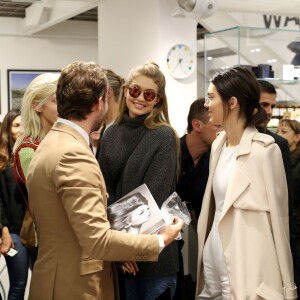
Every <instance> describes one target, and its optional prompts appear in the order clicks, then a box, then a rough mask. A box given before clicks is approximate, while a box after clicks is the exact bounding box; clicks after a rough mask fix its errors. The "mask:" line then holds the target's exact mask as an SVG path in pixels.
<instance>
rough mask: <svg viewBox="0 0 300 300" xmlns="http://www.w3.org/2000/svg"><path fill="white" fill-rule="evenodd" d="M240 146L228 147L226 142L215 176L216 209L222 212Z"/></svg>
mask: <svg viewBox="0 0 300 300" xmlns="http://www.w3.org/2000/svg"><path fill="white" fill-rule="evenodd" d="M237 149H238V146H234V147H226V145H225V144H224V146H223V148H222V151H221V154H220V157H219V160H218V163H217V166H216V170H215V174H214V178H213V193H214V196H215V202H216V211H217V212H222V209H223V205H224V200H225V196H226V191H227V187H228V183H229V179H230V175H231V171H232V169H233V166H234V163H235V161H236V152H237Z"/></svg>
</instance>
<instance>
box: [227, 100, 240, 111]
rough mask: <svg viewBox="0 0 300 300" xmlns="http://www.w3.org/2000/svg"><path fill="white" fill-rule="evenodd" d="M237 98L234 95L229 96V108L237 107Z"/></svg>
mask: <svg viewBox="0 0 300 300" xmlns="http://www.w3.org/2000/svg"><path fill="white" fill-rule="evenodd" d="M238 103H239V102H238V100H237V98H236V97H231V98H230V100H229V109H231V110H233V109H235V108H236V107H237V105H238Z"/></svg>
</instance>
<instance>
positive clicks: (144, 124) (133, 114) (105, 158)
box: [99, 63, 179, 300]
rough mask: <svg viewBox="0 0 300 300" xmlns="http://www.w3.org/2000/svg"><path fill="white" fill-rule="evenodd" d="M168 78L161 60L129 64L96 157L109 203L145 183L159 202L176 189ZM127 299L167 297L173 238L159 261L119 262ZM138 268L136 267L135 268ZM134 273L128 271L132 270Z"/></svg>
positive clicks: (172, 281)
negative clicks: (115, 111) (114, 116)
mask: <svg viewBox="0 0 300 300" xmlns="http://www.w3.org/2000/svg"><path fill="white" fill-rule="evenodd" d="M165 86H166V81H165V77H164V75H163V73H162V72H161V70H160V69H159V66H158V65H157V64H155V63H146V64H144V65H140V66H137V67H135V68H133V69H132V71H131V72H130V74H129V78H128V81H127V82H126V84H125V86H124V92H123V95H122V98H121V102H120V114H119V116H118V118H117V119H116V122H115V124H113V125H111V126H110V127H109V128H108V129H107V130H106V132H105V134H104V136H103V138H102V140H101V145H100V155H99V163H100V167H101V170H102V172H103V175H104V179H105V183H106V187H107V191H108V193H109V199H108V202H109V204H110V203H113V202H115V201H116V200H118V199H119V198H121V197H123V196H124V195H126V194H127V193H129V192H130V191H132V190H133V189H135V188H137V187H138V186H140V185H141V184H143V183H146V184H147V186H148V188H149V190H150V191H151V193H152V195H153V197H154V199H155V200H156V202H157V204H158V206H159V207H161V205H162V203H163V202H164V201H165V200H166V199H167V198H168V196H169V195H170V194H172V192H174V191H175V186H176V176H177V167H178V149H179V140H178V137H177V134H176V132H175V131H174V129H173V128H172V127H171V126H170V122H169V116H168V104H167V97H166V93H165ZM121 269H122V271H123V272H124V273H129V274H126V275H125V292H126V298H127V299H131V300H134V299H139V300H142V299H149V300H150V299H156V298H157V297H159V296H160V295H161V294H166V296H165V298H164V299H171V298H172V297H173V295H174V292H175V288H176V273H177V272H178V269H179V258H178V249H177V243H176V242H173V243H172V244H171V245H170V246H168V247H166V248H165V249H164V250H163V252H162V253H161V256H160V257H159V261H158V262H157V263H146V262H145V263H138V264H137V266H136V265H135V264H130V263H129V262H127V263H125V264H123V265H122V266H121ZM136 272H137V273H136ZM135 273H136V276H133V275H131V274H135Z"/></svg>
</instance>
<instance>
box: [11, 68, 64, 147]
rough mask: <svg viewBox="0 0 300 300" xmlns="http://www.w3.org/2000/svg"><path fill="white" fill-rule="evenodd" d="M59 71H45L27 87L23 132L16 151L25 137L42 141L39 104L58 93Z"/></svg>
mask: <svg viewBox="0 0 300 300" xmlns="http://www.w3.org/2000/svg"><path fill="white" fill-rule="evenodd" d="M59 75H60V74H59V73H43V74H41V75H39V76H37V77H36V78H34V79H33V80H32V81H31V82H30V84H29V86H28V87H27V89H26V91H25V94H24V96H23V99H22V106H21V118H22V127H23V132H22V133H21V135H20V136H19V137H18V139H17V141H16V143H15V146H14V151H15V150H16V149H17V148H18V146H19V145H20V144H21V142H22V140H23V139H24V138H25V137H30V138H33V139H35V140H38V141H41V140H42V139H43V138H44V137H45V135H46V134H45V130H44V128H43V126H42V122H41V117H40V114H39V113H38V112H37V111H36V107H37V106H43V105H44V104H45V103H46V102H47V101H48V100H49V98H50V97H51V96H53V95H54V94H55V93H56V88H57V81H58V78H59Z"/></svg>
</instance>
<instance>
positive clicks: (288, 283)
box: [196, 67, 297, 300]
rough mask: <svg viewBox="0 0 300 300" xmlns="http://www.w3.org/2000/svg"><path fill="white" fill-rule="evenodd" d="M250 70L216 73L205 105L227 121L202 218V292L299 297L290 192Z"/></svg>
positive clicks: (217, 120)
mask: <svg viewBox="0 0 300 300" xmlns="http://www.w3.org/2000/svg"><path fill="white" fill-rule="evenodd" d="M259 99H260V88H259V85H258V82H257V80H256V78H255V77H254V76H253V74H252V73H251V72H250V71H249V70H247V69H246V68H243V67H233V68H230V69H228V70H225V71H223V72H220V73H217V74H215V75H214V76H213V78H212V80H211V83H210V84H209V87H208V91H207V98H206V104H205V105H206V107H207V108H208V112H209V115H210V121H211V122H212V123H213V124H216V125H222V127H223V129H224V131H222V132H221V133H220V134H219V135H218V137H217V138H216V140H215V141H214V143H213V145H212V149H211V156H210V167H209V170H210V174H209V178H208V182H207V186H206V191H205V194H204V198H203V203H202V210H201V214H200V217H199V221H198V278H197V289H196V295H197V297H196V298H197V299H223V300H227V299H268V300H271V299H272V300H274V299H296V295H297V293H296V287H295V284H294V278H293V266H292V256H291V250H290V246H289V227H288V224H289V218H288V193H287V185H286V179H285V173H284V167H283V162H282V156H281V153H280V149H279V148H278V146H277V145H276V144H275V143H274V139H273V138H272V137H270V136H268V135H265V134H262V133H259V132H258V131H257V129H256V127H255V126H257V125H259V124H262V123H263V122H264V119H265V118H266V116H265V113H264V110H263V109H262V108H261V107H260V104H259Z"/></svg>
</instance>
